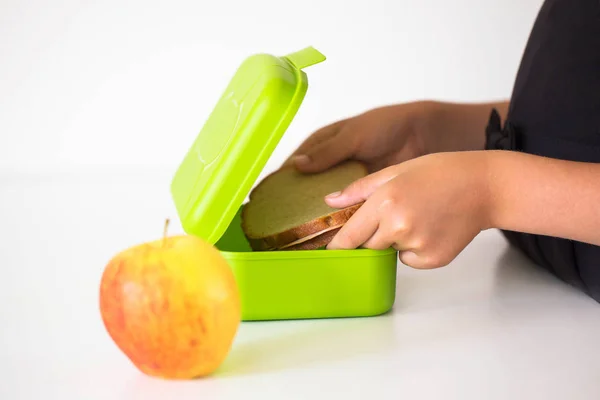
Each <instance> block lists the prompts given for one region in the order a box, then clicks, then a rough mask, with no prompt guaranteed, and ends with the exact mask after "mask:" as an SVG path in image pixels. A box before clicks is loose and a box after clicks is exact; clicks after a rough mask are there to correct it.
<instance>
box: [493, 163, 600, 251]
mask: <svg viewBox="0 0 600 400" xmlns="http://www.w3.org/2000/svg"><path fill="white" fill-rule="evenodd" d="M488 153H489V154H488V156H487V157H486V160H487V168H486V171H487V179H486V181H487V182H488V183H487V184H488V191H487V193H488V194H489V202H488V203H489V206H490V208H489V218H490V219H489V225H490V227H493V228H499V229H504V230H512V231H519V232H525V233H532V234H539V235H546V236H554V237H561V238H565V239H571V240H577V241H581V242H586V243H590V244H595V245H600V164H594V163H582V162H572V161H563V160H557V159H551V158H545V157H540V156H535V155H530V154H524V153H517V152H508V151H489V152H488Z"/></svg>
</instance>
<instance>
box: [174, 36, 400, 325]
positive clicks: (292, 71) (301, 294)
mask: <svg viewBox="0 0 600 400" xmlns="http://www.w3.org/2000/svg"><path fill="white" fill-rule="evenodd" d="M324 60H325V57H324V56H323V55H322V54H321V53H319V52H318V51H317V50H315V49H314V48H312V47H308V48H306V49H303V50H301V51H298V52H296V53H292V54H289V55H287V56H285V57H276V56H273V55H269V54H256V55H253V56H251V57H249V58H247V59H246V60H245V61H244V62H243V63H242V64H241V66H240V67H239V68H238V70H237V71H236V73H235V75H234V77H233V78H232V80H231V81H230V83H229V85H228V86H227V88H226V89H225V92H224V93H223V95H222V96H221V98H220V99H219V101H218V103H217V105H216V106H215V108H214V110H213V111H212V113H211V114H210V116H209V117H208V120H207V121H206V123H205V124H204V126H203V128H202V130H201V131H200V133H199V134H198V136H197V138H196V140H195V141H194V143H193V145H192V146H191V148H190V149H189V151H188V152H187V154H186V156H185V158H184V160H183V161H182V163H181V165H180V166H179V168H178V169H177V172H176V174H175V176H174V177H173V180H172V183H171V194H172V197H173V200H174V203H175V206H176V209H177V212H178V214H179V217H180V219H181V222H182V226H183V229H184V230H185V231H186V233H188V234H191V235H196V236H199V237H201V238H203V239H205V240H207V241H209V242H210V243H213V244H215V246H216V247H217V248H218V249H219V250H220V251H221V254H223V256H224V257H225V258H226V259H227V260H228V262H229V264H230V266H231V268H232V270H233V272H234V274H235V277H236V281H237V283H238V287H239V290H240V296H241V305H242V320H244V321H249V320H272V319H299V318H333V317H358V316H374V315H379V314H383V313H385V312H387V311H389V310H390V309H391V308H392V306H393V304H394V300H395V288H396V266H397V258H396V251H395V250H393V249H389V250H369V249H355V250H298V251H265V252H253V251H252V250H251V248H250V246H249V244H248V243H247V241H246V239H245V237H244V234H243V232H242V229H241V223H240V222H241V221H240V210H241V206H242V203H243V201H244V199H245V198H246V196H247V195H248V193H249V191H250V189H251V188H252V186H253V185H254V183H255V181H256V178H257V177H258V175H259V174H260V173H261V171H262V169H263V167H264V165H265V164H266V162H267V161H268V159H269V157H270V155H271V154H272V152H273V150H274V149H275V147H276V146H277V144H278V143H279V140H280V139H281V137H282V136H283V134H284V133H285V131H286V129H287V128H288V126H289V124H290V123H291V121H292V119H293V118H294V116H295V114H296V112H297V111H298V109H299V107H300V104H301V103H302V100H303V99H304V95H305V94H306V91H307V88H308V79H307V77H306V74H305V73H304V71H303V70H302V69H303V68H305V67H308V66H310V65H313V64H316V63H319V62H322V61H324Z"/></svg>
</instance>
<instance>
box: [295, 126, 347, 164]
mask: <svg viewBox="0 0 600 400" xmlns="http://www.w3.org/2000/svg"><path fill="white" fill-rule="evenodd" d="M353 154H354V147H353V145H352V143H351V142H348V141H347V140H346V139H345V138H344V135H343V134H342V133H341V132H339V133H338V134H337V135H334V136H331V137H329V138H328V139H326V140H324V141H323V142H321V143H319V144H317V145H315V146H314V147H312V148H310V149H308V150H306V151H305V152H304V154H302V155H299V156H297V157H296V158H295V160H294V162H295V165H296V168H297V169H298V170H299V171H301V172H304V173H315V172H321V171H325V170H326V169H328V168H331V167H333V166H334V165H337V164H339V163H340V162H342V161H344V160H347V159H349V158H350V157H352V155H353Z"/></svg>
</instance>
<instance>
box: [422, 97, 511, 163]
mask: <svg viewBox="0 0 600 400" xmlns="http://www.w3.org/2000/svg"><path fill="white" fill-rule="evenodd" d="M508 105H509V103H508V101H502V102H489V103H445V102H429V104H428V105H427V106H428V107H430V110H431V118H430V119H428V121H427V123H428V124H430V125H429V126H428V127H427V130H429V131H432V132H439V134H436V135H435V137H436V140H435V142H434V143H433V145H434V147H435V148H432V149H430V150H431V152H432V153H435V152H438V151H461V150H482V149H483V148H484V146H485V135H484V132H485V128H486V126H487V123H488V120H489V117H490V113H491V111H492V109H493V108H496V109H497V110H498V113H499V114H500V116H501V118H502V119H503V120H504V119H505V118H506V114H507V113H508ZM457 138H460V139H459V140H457Z"/></svg>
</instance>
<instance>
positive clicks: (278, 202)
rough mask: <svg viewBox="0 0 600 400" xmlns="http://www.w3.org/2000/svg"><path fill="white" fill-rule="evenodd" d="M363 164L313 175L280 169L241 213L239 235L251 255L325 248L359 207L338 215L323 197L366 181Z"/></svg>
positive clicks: (254, 193)
mask: <svg viewBox="0 0 600 400" xmlns="http://www.w3.org/2000/svg"><path fill="white" fill-rule="evenodd" d="M367 173H368V171H367V168H366V167H365V165H364V164H362V163H360V162H358V161H346V162H344V163H341V164H339V165H336V166H334V167H332V168H330V169H328V170H326V171H324V172H320V173H317V174H303V173H300V172H298V171H297V170H296V168H294V167H293V166H284V167H282V168H281V169H279V170H278V171H276V172H273V173H272V174H270V175H268V176H267V177H266V178H265V179H263V180H262V182H260V183H259V184H258V185H257V186H256V187H255V188H254V189H253V190H252V191H251V192H250V196H249V201H248V202H247V203H246V204H245V205H244V207H243V209H242V230H243V231H244V235H245V236H246V239H247V240H248V242H249V243H250V247H251V248H252V249H253V250H255V251H268V250H314V249H319V248H322V247H324V246H326V245H327V244H328V243H329V242H330V241H331V240H332V239H333V237H334V236H335V234H336V233H337V232H338V231H339V230H340V228H341V227H342V226H343V225H344V224H345V223H346V221H348V220H349V219H350V217H351V216H352V215H353V214H354V213H355V212H356V210H358V209H359V207H360V206H361V205H362V204H356V205H352V206H350V207H346V208H343V209H336V208H332V207H330V206H328V205H327V203H325V200H324V198H325V196H326V195H328V194H329V193H333V192H336V191H339V190H342V189H344V188H345V187H346V186H348V185H349V184H350V183H352V182H354V181H355V180H357V179H360V178H362V177H364V176H366V175H367Z"/></svg>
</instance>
